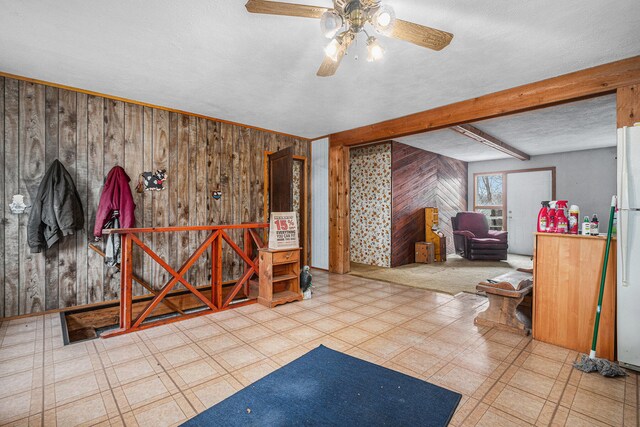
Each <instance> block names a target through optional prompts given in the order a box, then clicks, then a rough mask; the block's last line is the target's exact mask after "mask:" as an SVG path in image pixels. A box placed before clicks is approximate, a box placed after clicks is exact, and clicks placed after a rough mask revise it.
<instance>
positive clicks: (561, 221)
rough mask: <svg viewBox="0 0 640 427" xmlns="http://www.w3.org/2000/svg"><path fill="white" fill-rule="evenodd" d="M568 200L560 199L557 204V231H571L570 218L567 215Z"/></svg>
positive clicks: (564, 232) (561, 232)
mask: <svg viewBox="0 0 640 427" xmlns="http://www.w3.org/2000/svg"><path fill="white" fill-rule="evenodd" d="M568 203H569V202H568V201H567V200H558V203H557V204H556V233H560V234H567V233H568V232H569V219H568V218H567V215H566V213H565V212H566V209H567V204H568Z"/></svg>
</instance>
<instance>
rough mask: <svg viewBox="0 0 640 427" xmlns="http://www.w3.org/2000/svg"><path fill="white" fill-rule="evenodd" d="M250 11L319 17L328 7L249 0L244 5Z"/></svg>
mask: <svg viewBox="0 0 640 427" xmlns="http://www.w3.org/2000/svg"><path fill="white" fill-rule="evenodd" d="M245 7H246V8H247V10H248V11H249V12H251V13H266V14H269V15H284V16H299V17H302V18H320V17H321V16H322V14H323V13H325V12H326V11H327V10H328V9H327V8H326V7H316V6H307V5H304V4H293V3H281V2H277V1H266V0H249V1H248V2H247V4H246V5H245Z"/></svg>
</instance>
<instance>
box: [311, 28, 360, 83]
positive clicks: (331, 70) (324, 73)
mask: <svg viewBox="0 0 640 427" xmlns="http://www.w3.org/2000/svg"><path fill="white" fill-rule="evenodd" d="M352 41H353V37H349V36H347V37H345V38H344V41H343V42H342V45H341V46H340V50H339V51H338V60H337V61H334V60H332V59H331V58H329V57H328V56H325V57H324V61H322V64H320V68H318V72H317V73H316V75H317V76H318V77H330V76H333V75H334V74H335V73H336V71H337V70H338V67H339V66H340V62H341V61H342V58H343V57H344V54H345V53H347V49H349V45H350V44H351V42H352Z"/></svg>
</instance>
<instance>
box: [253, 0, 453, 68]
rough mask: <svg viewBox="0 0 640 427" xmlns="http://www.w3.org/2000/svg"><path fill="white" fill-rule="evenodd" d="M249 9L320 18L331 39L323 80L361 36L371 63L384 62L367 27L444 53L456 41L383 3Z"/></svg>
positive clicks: (338, 0)
mask: <svg viewBox="0 0 640 427" xmlns="http://www.w3.org/2000/svg"><path fill="white" fill-rule="evenodd" d="M245 7H246V8H247V11H249V12H251V13H264V14H269V15H285V16H298V17H303V18H319V19H320V29H321V31H322V33H323V34H324V36H325V37H327V38H329V39H331V42H330V43H329V44H328V45H327V47H326V48H325V49H324V51H325V54H326V56H325V59H324V61H323V62H322V65H320V68H319V69H318V73H317V75H318V76H320V77H328V76H332V75H334V74H335V72H336V70H337V69H338V67H339V66H340V61H342V57H343V56H344V55H345V54H346V52H347V49H348V48H349V45H350V44H351V43H352V42H353V41H354V40H355V38H356V36H357V35H358V34H359V33H361V32H363V33H364V34H365V36H366V37H367V51H368V56H367V60H368V61H376V60H378V59H381V58H382V56H383V55H384V49H383V48H382V46H381V45H380V43H378V40H377V39H376V38H375V37H374V36H372V35H369V33H368V32H367V30H366V29H365V24H367V23H369V24H370V25H371V26H372V27H373V28H374V29H375V30H376V31H377V32H378V33H380V34H383V35H385V36H388V37H393V38H395V39H400V40H405V41H408V42H410V43H413V44H416V45H418V46H421V47H426V48H429V49H434V50H442V49H443V48H445V47H446V46H447V45H448V44H449V43H451V39H453V34H451V33H447V32H446V31H441V30H437V29H435V28H431V27H425V26H424V25H419V24H415V23H413V22H409V21H403V20H402V19H397V18H396V17H395V12H394V11H393V9H392V8H391V7H389V6H385V5H382V4H381V3H380V0H333V9H330V8H325V7H317V6H307V5H302V4H293V3H281V2H275V1H267V0H249V1H248V2H247V4H246V5H245Z"/></svg>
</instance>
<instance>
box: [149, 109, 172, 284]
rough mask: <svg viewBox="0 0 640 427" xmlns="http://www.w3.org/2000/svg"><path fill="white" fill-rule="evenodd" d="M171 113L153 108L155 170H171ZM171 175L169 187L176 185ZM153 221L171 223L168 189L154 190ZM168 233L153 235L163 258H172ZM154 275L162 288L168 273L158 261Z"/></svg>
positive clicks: (158, 252) (158, 251)
mask: <svg viewBox="0 0 640 427" xmlns="http://www.w3.org/2000/svg"><path fill="white" fill-rule="evenodd" d="M168 150H169V113H168V112H166V111H163V110H155V109H154V110H153V160H154V163H153V164H154V167H153V170H154V171H155V170H157V169H165V170H169V164H168V162H169V153H168ZM172 179H173V178H172V177H169V181H168V182H169V184H168V185H169V188H171V186H172V185H175V183H173V182H172V181H171V180H172ZM152 197H153V221H154V225H155V226H156V227H166V226H168V225H169V222H168V217H167V207H168V206H169V194H168V193H167V191H166V190H165V191H154V192H153V195H152ZM167 243H168V241H167V235H166V234H165V233H156V234H154V236H153V247H154V248H155V250H156V253H157V254H158V255H160V256H161V257H162V258H163V259H167V260H169V262H171V261H172V260H171V259H169V258H168V256H167V255H168V254H169V251H168V249H169V248H168V247H167ZM153 265H154V276H153V286H154V287H155V288H160V287H161V286H163V285H164V284H165V283H166V281H167V279H168V273H167V272H166V271H165V270H164V269H163V268H162V267H160V266H159V265H158V264H157V263H154V264H153Z"/></svg>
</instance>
